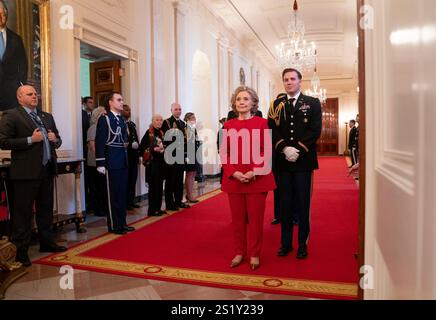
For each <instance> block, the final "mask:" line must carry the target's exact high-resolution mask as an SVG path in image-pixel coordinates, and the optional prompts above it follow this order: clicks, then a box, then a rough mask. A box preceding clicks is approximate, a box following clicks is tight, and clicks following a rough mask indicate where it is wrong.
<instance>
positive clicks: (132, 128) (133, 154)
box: [122, 104, 140, 210]
mask: <svg viewBox="0 0 436 320" xmlns="http://www.w3.org/2000/svg"><path fill="white" fill-rule="evenodd" d="M122 114H123V118H124V121H126V125H127V136H128V141H129V145H128V146H127V159H128V161H129V163H128V165H129V175H128V183H127V210H133V209H134V208H139V207H140V206H138V205H137V204H135V203H134V202H135V196H136V180H137V179H138V164H139V157H140V153H139V137H138V132H137V131H136V124H135V123H134V122H133V121H132V120H130V117H131V110H130V107H129V106H128V105H127V104H125V105H124V106H123V113H122Z"/></svg>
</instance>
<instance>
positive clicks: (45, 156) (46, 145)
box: [29, 111, 51, 166]
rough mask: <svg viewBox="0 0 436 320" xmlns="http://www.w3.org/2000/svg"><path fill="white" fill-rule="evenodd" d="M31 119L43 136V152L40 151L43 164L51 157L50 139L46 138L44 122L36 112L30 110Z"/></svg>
mask: <svg viewBox="0 0 436 320" xmlns="http://www.w3.org/2000/svg"><path fill="white" fill-rule="evenodd" d="M29 115H30V117H31V118H32V120H33V121H34V122H35V124H36V126H37V127H38V129H39V131H41V132H42V134H43V136H44V152H43V153H42V164H43V165H44V166H45V165H46V164H47V163H48V161H49V160H50V158H51V153H50V152H51V151H50V141H49V140H48V132H47V130H46V129H45V126H44V123H42V121H41V119H40V118H39V117H38V115H37V114H36V112H34V111H32V112H30V113H29Z"/></svg>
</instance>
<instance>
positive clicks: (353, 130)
mask: <svg viewBox="0 0 436 320" xmlns="http://www.w3.org/2000/svg"><path fill="white" fill-rule="evenodd" d="M349 126H350V133H349V138H348V149H349V150H350V155H351V166H350V168H351V167H352V166H354V165H355V164H356V163H358V162H359V161H358V160H357V149H358V142H359V141H358V138H357V137H358V132H357V127H356V121H355V120H350V124H349Z"/></svg>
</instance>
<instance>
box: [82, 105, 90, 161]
mask: <svg viewBox="0 0 436 320" xmlns="http://www.w3.org/2000/svg"><path fill="white" fill-rule="evenodd" d="M90 120H91V116H88V112H86V111H85V110H82V139H83V157H85V158H86V157H87V154H88V147H87V143H88V140H87V136H88V129H89V122H90Z"/></svg>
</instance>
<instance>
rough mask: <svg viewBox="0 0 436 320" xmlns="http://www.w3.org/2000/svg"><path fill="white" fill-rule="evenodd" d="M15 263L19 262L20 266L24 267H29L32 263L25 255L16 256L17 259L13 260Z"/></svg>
mask: <svg viewBox="0 0 436 320" xmlns="http://www.w3.org/2000/svg"><path fill="white" fill-rule="evenodd" d="M15 260H16V261H17V262H21V264H22V265H23V266H25V267H30V266H31V265H32V262H31V261H30V259H29V256H28V255H27V253H21V254H17V258H16V259H15Z"/></svg>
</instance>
